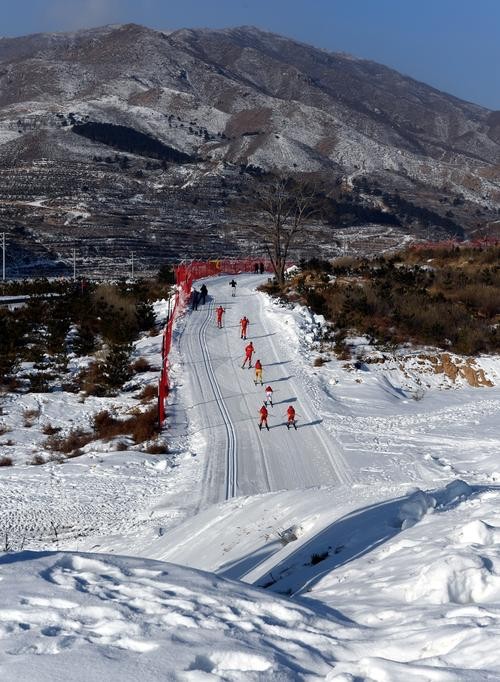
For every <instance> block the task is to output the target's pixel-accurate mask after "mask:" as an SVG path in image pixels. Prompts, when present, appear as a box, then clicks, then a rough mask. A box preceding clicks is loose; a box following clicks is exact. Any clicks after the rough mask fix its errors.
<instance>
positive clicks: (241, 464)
mask: <svg viewBox="0 0 500 682" xmlns="http://www.w3.org/2000/svg"><path fill="white" fill-rule="evenodd" d="M204 281H205V283H206V285H207V287H208V290H209V296H208V299H207V301H206V303H205V304H204V305H200V306H199V307H198V310H196V311H194V310H188V311H187V313H186V316H185V318H184V320H182V322H181V330H180V333H179V334H178V335H177V343H178V351H179V353H180V358H181V362H182V364H183V370H184V372H183V373H184V380H185V382H186V383H187V386H186V387H184V389H187V390H184V391H183V392H182V394H183V395H184V396H190V397H191V399H192V404H190V405H185V406H184V408H185V409H186V411H187V414H188V415H189V418H188V422H189V424H190V425H191V429H194V430H197V431H199V432H201V433H202V435H203V438H204V441H205V448H204V449H205V454H206V457H205V468H204V476H203V481H202V490H201V495H200V508H203V507H206V506H208V505H210V504H214V503H216V502H220V501H223V500H225V499H229V498H231V497H235V496H241V495H254V494H258V493H266V492H270V491H277V490H292V489H297V488H309V487H313V486H320V485H335V484H339V483H349V482H350V472H349V468H348V466H347V463H346V461H345V459H344V457H343V455H342V451H341V448H340V446H339V445H338V443H336V442H335V441H334V440H333V439H332V437H331V436H330V435H329V434H328V433H327V432H326V431H325V429H324V428H323V426H322V423H321V419H320V418H319V417H318V415H317V414H315V412H314V409H313V408H312V407H311V404H312V401H311V396H309V395H308V390H307V389H308V387H307V385H306V384H305V383H304V382H303V381H301V380H300V379H299V377H300V358H299V357H297V356H296V354H294V353H293V350H292V349H290V348H289V347H287V343H286V342H285V340H284V338H283V334H282V331H283V330H282V329H281V327H280V322H279V321H277V320H275V319H274V317H273V315H272V314H270V313H268V312H267V311H266V309H265V306H264V300H265V299H264V294H262V293H260V292H258V291H256V286H257V285H258V284H259V283H261V282H262V278H261V277H259V276H256V275H244V276H239V277H238V280H237V281H238V286H237V295H236V296H235V297H232V296H231V295H230V287H229V286H228V283H229V278H228V277H224V276H223V277H218V278H211V279H207V280H204ZM201 283H202V282H201V280H200V281H198V282H197V283H196V284H197V285H200V284H201ZM219 305H222V306H223V307H224V308H225V311H226V312H225V315H224V326H223V328H222V329H218V328H217V326H216V319H215V308H216V307H217V306H219ZM243 315H246V316H247V317H248V318H249V320H250V325H249V330H248V333H247V340H246V341H245V340H242V339H241V338H240V329H239V320H240V319H241V317H243ZM249 341H252V342H253V344H254V347H255V354H254V358H253V362H255V360H256V359H257V358H259V359H260V360H261V362H262V364H263V366H264V386H261V385H260V384H259V385H257V386H256V385H255V384H254V369H253V368H252V369H247V368H245V369H242V367H241V365H242V362H243V357H244V347H245V346H246V344H247V343H248V342H249ZM267 384H270V385H271V386H272V387H273V390H274V406H273V407H270V406H269V407H268V409H269V426H270V430H269V431H266V430H265V429H263V430H262V432H260V431H259V429H258V411H259V408H260V407H261V405H262V404H263V400H264V397H265V396H264V388H265V386H266V385H267ZM184 399H185V398H184ZM174 402H175V400H174ZM288 405H294V407H295V409H296V412H297V418H298V421H297V424H298V430H297V431H294V430H290V431H288V429H287V428H286V426H285V422H286V408H287V406H288ZM176 413H177V410H176V406H175V404H174V405H173V406H172V414H173V419H174V420H175V415H176ZM174 428H175V424H174Z"/></svg>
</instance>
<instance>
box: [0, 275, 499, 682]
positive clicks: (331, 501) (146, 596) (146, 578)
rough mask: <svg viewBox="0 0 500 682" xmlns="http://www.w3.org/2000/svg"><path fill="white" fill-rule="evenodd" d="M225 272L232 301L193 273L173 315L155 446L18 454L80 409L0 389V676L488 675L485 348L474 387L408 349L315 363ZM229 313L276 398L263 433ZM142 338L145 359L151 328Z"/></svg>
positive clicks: (305, 344) (493, 545)
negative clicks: (182, 307) (244, 320)
mask: <svg viewBox="0 0 500 682" xmlns="http://www.w3.org/2000/svg"><path fill="white" fill-rule="evenodd" d="M237 280H238V284H239V286H238V295H237V296H236V298H234V299H232V298H231V297H230V296H229V291H228V290H229V287H228V278H225V277H220V278H218V279H216V280H208V281H207V285H208V288H209V294H210V300H209V301H208V302H207V303H206V304H205V306H200V308H199V309H198V311H196V312H192V311H188V312H187V313H186V314H185V315H184V316H183V317H182V318H181V319H180V320H179V322H178V325H177V329H176V333H175V339H174V341H175V343H174V349H173V353H172V356H171V362H172V376H173V379H174V383H175V389H174V391H173V393H172V395H171V399H170V405H169V410H168V420H167V428H166V432H165V437H166V439H167V441H168V443H169V449H170V452H169V454H167V455H147V454H145V453H144V452H140V451H139V449H138V448H130V449H128V450H123V451H116V449H115V450H113V448H111V447H110V446H104V445H102V444H98V446H97V447H96V445H95V444H92V443H89V444H88V445H87V446H85V448H84V450H85V454H84V455H82V456H81V457H78V458H75V459H72V460H69V461H67V462H65V463H63V464H58V463H56V462H50V463H48V464H45V465H43V466H32V465H29V464H26V463H25V462H26V461H29V460H30V459H31V458H32V457H33V455H34V454H36V453H37V452H39V451H40V448H41V447H42V443H43V440H42V433H41V430H40V425H43V423H45V422H46V421H51V423H57V425H61V426H65V427H66V428H70V426H72V425H73V424H75V423H78V424H80V423H83V422H85V420H87V421H88V419H89V418H90V415H91V414H92V413H93V411H94V410H97V409H98V407H99V406H98V405H96V406H94V405H93V403H92V401H91V400H90V399H87V400H88V401H89V402H88V404H87V401H86V402H85V403H84V404H81V403H79V402H78V396H69V395H68V396H67V395H66V394H62V393H59V394H43V396H42V395H41V394H40V395H38V396H37V395H32V396H30V397H29V398H27V396H19V395H14V394H9V395H7V396H5V397H3V398H2V407H3V415H2V416H0V422H1V423H4V424H5V425H6V426H7V427H8V428H10V429H11V431H9V432H6V433H5V434H4V435H2V436H0V449H1V455H4V454H6V452H7V451H9V453H10V452H11V451H12V450H13V449H14V451H15V457H14V459H15V465H14V466H13V467H4V468H2V469H0V505H1V508H2V512H3V513H2V515H1V516H0V519H1V522H2V528H1V531H0V542H1V544H2V545H3V548H7V549H15V550H23V551H17V552H7V553H5V554H4V555H3V556H2V557H1V558H0V594H1V599H0V678H1V679H6V680H16V681H17V680H30V681H32V680H36V681H38V680H40V681H43V682H45V680H47V681H48V680H59V679H60V680H63V679H64V680H66V679H71V680H78V681H79V680H82V681H83V680H102V679H106V680H136V679H138V677H139V678H140V679H142V680H145V681H148V682H149V681H151V682H152V681H153V680H160V679H168V680H170V679H172V680H177V679H179V680H196V681H197V680H205V679H206V680H209V679H212V680H302V679H304V680H307V679H327V680H334V679H335V680H339V682H348V681H350V682H355V681H356V682H360V681H366V682H386V681H393V680H395V681H398V680H405V681H406V680H410V681H413V680H415V681H417V680H418V681H420V680H433V681H434V680H435V681H437V682H441V681H443V682H447V681H449V680H457V681H458V680H471V681H476V680H477V681H480V680H481V681H482V680H499V679H500V650H499V647H498V644H497V643H498V641H500V640H499V638H500V511H499V509H500V504H499V503H500V464H499V462H498V455H499V451H500V426H499V414H500V388H499V386H500V359H498V358H480V359H479V360H478V367H480V368H482V369H483V370H484V372H485V377H486V378H487V379H488V380H489V382H490V383H492V384H493V386H490V387H480V388H473V387H472V386H469V384H468V383H467V382H466V381H465V380H464V379H463V378H460V377H458V378H457V380H456V381H455V382H453V381H452V380H451V379H449V378H448V377H447V376H446V375H444V374H442V373H436V372H435V371H433V367H432V366H428V365H426V364H425V363H422V362H419V359H418V357H417V353H413V354H412V353H411V352H410V350H408V351H405V354H404V357H403V356H402V355H401V356H393V355H389V354H388V355H387V357H386V358H385V362H377V363H368V364H367V363H364V362H361V363H358V364H357V367H356V366H355V365H354V363H352V362H350V363H347V362H341V361H338V360H336V359H334V358H331V359H330V360H329V362H326V363H325V364H323V365H322V366H314V364H313V360H314V359H315V358H316V357H317V356H318V355H320V354H321V355H322V356H324V357H326V356H327V353H326V352H324V349H322V352H321V353H320V352H319V350H318V343H319V341H318V337H319V335H320V332H321V326H322V325H321V319H318V318H316V319H315V318H314V317H313V316H311V315H310V314H309V313H308V312H307V311H306V310H304V309H301V308H299V307H297V308H294V309H292V308H289V307H280V306H278V305H275V304H273V303H272V302H271V301H270V300H269V299H267V298H266V297H265V296H264V295H262V294H259V293H256V292H255V291H254V289H253V287H254V286H255V284H256V283H258V282H259V281H260V278H259V277H258V276H241V277H238V278H237ZM219 304H222V305H223V306H224V307H225V309H226V313H225V327H224V329H222V330H218V329H216V327H215V319H214V307H215V306H217V305H219ZM160 308H161V305H160V306H159V307H158V312H161V310H160ZM244 314H246V315H247V316H248V317H249V319H250V322H251V325H250V333H249V339H252V340H253V343H254V345H255V347H256V350H257V353H256V355H257V357H260V359H261V360H262V362H263V365H264V382H265V383H266V384H267V383H271V385H272V386H273V388H274V390H275V395H274V397H275V401H274V402H275V405H274V407H272V408H270V426H271V430H270V431H269V432H265V431H263V432H262V433H260V432H259V431H258V429H257V413H258V409H259V407H260V405H261V404H262V399H263V391H262V388H261V387H260V386H256V385H254V383H253V381H252V376H253V374H252V372H251V371H249V370H242V369H241V362H242V348H243V346H244V345H245V342H244V341H242V340H241V339H240V338H239V331H238V321H239V319H240V317H241V316H242V315H244ZM352 342H353V344H354V345H357V346H358V347H359V349H360V350H361V348H362V346H363V340H362V339H358V340H356V339H353V340H352ZM140 343H143V344H144V343H147V348H144V347H142V348H140V347H138V348H137V349H136V350H137V354H138V355H142V356H146V357H148V358H151V359H152V360H154V354H155V353H156V354H158V352H159V337H152V338H151V339H147V340H145V341H143V342H140ZM363 350H366V349H363ZM156 360H158V358H157V357H156ZM28 400H29V401H35V402H36V403H37V405H38V408H37V409H38V410H39V415H38V416H37V417H36V423H35V424H33V425H32V426H30V427H25V426H23V420H22V416H23V414H25V410H26V408H27V407H29V406H28V405H27V401H28ZM96 400H97V399H96ZM107 400H115V401H118V403H119V404H116V405H114V406H111V407H112V409H114V410H115V411H120V410H123V411H125V410H126V409H127V408H128V407H129V404H130V403H131V402H132V401H133V397H130V394H129V393H127V392H125V393H123V394H120V396H119V398H116V399H107ZM289 404H293V405H294V406H295V408H296V410H297V413H298V430H297V431H293V430H292V431H290V432H289V431H287V429H286V428H285V426H284V423H283V422H284V413H285V411H286V407H287V405H289ZM70 420H73V421H70ZM8 438H10V439H12V441H15V444H14V445H10V446H3V447H2V445H1V443H2V442H5V441H6V440H7V439H8ZM7 454H8V453H7ZM33 549H36V550H39V551H37V552H32V551H29V550H33ZM96 552H98V554H96ZM124 557H127V558H124ZM173 564H176V565H173ZM200 571H204V572H205V573H204V572H200ZM206 571H208V572H209V573H206Z"/></svg>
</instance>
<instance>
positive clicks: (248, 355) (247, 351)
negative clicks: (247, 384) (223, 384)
mask: <svg viewBox="0 0 500 682" xmlns="http://www.w3.org/2000/svg"><path fill="white" fill-rule="evenodd" d="M254 350H255V348H254V347H253V343H252V342H251V341H250V343H249V344H248V346H246V347H245V359H244V360H243V364H242V366H241V368H242V369H245V365H246V362H247V360H248V369H250V368H251V367H252V354H253V352H254Z"/></svg>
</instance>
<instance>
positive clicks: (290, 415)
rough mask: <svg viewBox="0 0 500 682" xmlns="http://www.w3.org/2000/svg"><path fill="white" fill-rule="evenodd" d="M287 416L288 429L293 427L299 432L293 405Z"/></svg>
mask: <svg viewBox="0 0 500 682" xmlns="http://www.w3.org/2000/svg"><path fill="white" fill-rule="evenodd" d="M286 416H287V423H286V428H287V429H289V428H290V426H293V428H294V429H295V430H297V425H296V423H295V408H294V406H293V405H289V406H288V409H287V411H286Z"/></svg>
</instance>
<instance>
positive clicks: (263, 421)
mask: <svg viewBox="0 0 500 682" xmlns="http://www.w3.org/2000/svg"><path fill="white" fill-rule="evenodd" d="M259 415H260V422H259V431H262V426H265V427H266V429H267V430H268V431H269V425H268V423H267V418H268V417H269V412H268V411H267V407H266V406H265V405H262V407H261V408H260V410H259Z"/></svg>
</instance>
